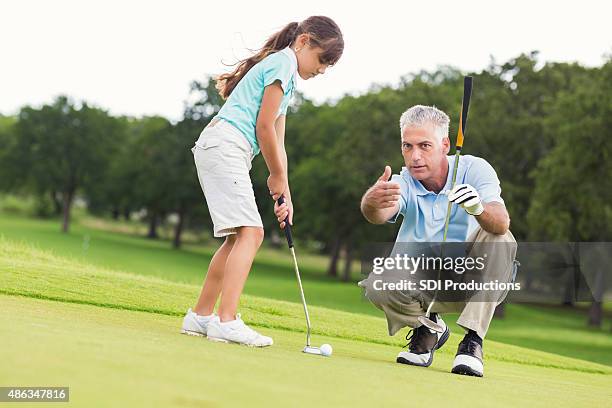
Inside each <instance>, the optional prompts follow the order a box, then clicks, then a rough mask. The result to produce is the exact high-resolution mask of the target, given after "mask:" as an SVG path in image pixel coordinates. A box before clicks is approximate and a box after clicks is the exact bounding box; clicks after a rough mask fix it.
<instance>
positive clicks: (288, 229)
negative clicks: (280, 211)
mask: <svg viewBox="0 0 612 408" xmlns="http://www.w3.org/2000/svg"><path fill="white" fill-rule="evenodd" d="M284 202H285V198H284V197H283V196H280V197H279V198H278V205H282V204H283V203H284ZM285 237H286V238H287V245H288V246H289V250H290V251H291V255H292V256H293V266H294V267H295V277H296V278H297V282H298V287H299V288H300V296H301V298H302V306H303V307H304V316H306V346H307V347H310V316H309V315H308V306H306V297H305V296H304V288H303V287H302V279H301V278H300V270H299V268H298V263H297V258H296V256H295V248H294V246H293V235H292V233H291V225H289V216H287V217H286V218H285Z"/></svg>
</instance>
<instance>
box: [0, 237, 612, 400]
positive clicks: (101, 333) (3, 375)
mask: <svg viewBox="0 0 612 408" xmlns="http://www.w3.org/2000/svg"><path fill="white" fill-rule="evenodd" d="M0 276H1V277H2V279H1V281H0V292H1V294H0V304H1V305H2V307H1V308H0V338H2V341H3V343H2V345H3V347H2V348H0V359H1V361H2V362H3V364H2V365H0V383H2V384H11V385H22V386H26V385H55V386H62V385H66V386H70V387H71V402H72V403H73V405H76V406H87V407H92V406H119V405H121V406H164V407H167V406H227V405H234V406H237V405H248V406H271V405H273V406H391V405H399V406H404V405H406V404H407V401H410V403H411V404H418V403H430V404H444V405H447V404H448V403H449V401H452V403H453V404H454V405H470V406H476V407H478V406H483V407H485V406H486V407H489V406H491V405H497V406H516V405H529V406H542V407H545V406H546V407H548V406H560V407H563V406H567V407H570V406H572V407H575V406H584V407H591V406H604V405H606V404H607V403H609V401H610V398H611V397H612V393H611V391H610V383H611V380H612V368H610V367H607V366H605V365H601V364H595V363H592V362H587V361H583V360H578V359H572V358H567V357H562V356H558V355H555V354H551V353H547V352H542V351H537V350H530V349H526V348H521V347H517V346H511V345H507V344H503V343H500V342H496V341H487V343H486V346H485V355H486V360H485V367H486V368H485V370H486V374H485V375H486V377H485V378H483V379H476V378H470V377H462V376H455V375H452V374H450V373H449V369H450V365H451V364H452V359H453V355H454V351H455V348H456V345H457V342H458V341H459V338H460V336H457V335H453V336H451V339H450V340H449V344H448V345H447V346H445V347H444V348H442V349H441V350H440V351H439V352H438V353H436V359H435V361H434V364H433V365H432V367H430V368H428V369H423V368H418V367H409V366H403V365H398V364H396V363H394V357H395V355H396V353H397V352H398V350H399V347H400V346H401V345H403V340H402V339H401V338H400V337H399V336H396V337H392V338H390V337H388V336H387V335H386V333H385V328H386V325H385V323H384V320H383V319H381V318H379V317H375V316H365V315H359V314H355V313H349V312H345V311H338V310H331V309H326V308H322V307H313V308H312V319H313V321H314V322H315V330H314V341H315V342H316V343H317V344H321V343H323V342H329V343H331V344H333V346H334V356H333V357H332V358H323V357H317V356H308V355H304V354H302V353H300V350H301V347H302V346H303V341H304V332H303V331H304V330H303V329H304V328H303V324H304V323H303V316H302V310H301V306H300V305H299V304H296V303H290V302H284V301H277V300H271V299H265V298H261V297H256V296H244V297H243V299H242V304H241V309H242V310H243V313H244V318H245V320H247V321H248V322H249V323H250V324H252V325H254V326H256V327H257V328H258V329H259V330H260V331H262V332H263V333H265V334H269V335H271V336H273V337H274V339H275V345H274V346H273V347H271V348H267V349H261V350H258V349H249V348H246V347H240V346H231V345H224V344H216V343H211V342H208V341H206V340H204V339H200V338H193V337H188V336H181V335H179V334H178V329H179V327H180V322H181V316H182V314H183V313H184V310H185V309H186V308H187V307H188V306H189V304H190V303H191V301H192V300H193V297H194V296H195V295H196V294H197V293H198V290H199V288H198V286H197V285H193V284H187V283H178V282H169V281H164V280H162V279H159V278H156V277H150V276H138V275H134V274H126V273H119V272H115V271H112V270H107V269H103V268H100V267H96V266H92V265H90V264H87V263H84V262H80V261H76V260H68V259H64V258H61V257H57V256H55V255H53V254H51V253H49V252H45V251H41V250H37V249H34V248H32V247H30V246H28V245H25V244H20V243H14V242H11V241H7V240H2V241H0ZM543 390H546V392H543ZM227 398H231V399H232V401H233V404H227Z"/></svg>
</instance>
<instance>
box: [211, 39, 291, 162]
mask: <svg viewBox="0 0 612 408" xmlns="http://www.w3.org/2000/svg"><path fill="white" fill-rule="evenodd" d="M296 73H297V58H296V56H295V53H294V52H293V50H292V49H291V48H289V47H287V48H285V49H283V50H280V51H278V52H275V53H272V54H270V55H268V56H267V57H266V58H264V59H263V60H261V61H259V62H258V63H257V64H255V65H254V66H253V68H251V69H250V70H249V72H247V73H246V75H245V76H244V77H243V78H242V79H241V80H240V82H238V84H237V85H236V87H235V88H234V89H233V90H232V93H231V94H230V96H229V98H227V100H226V101H225V104H223V106H222V107H221V109H220V110H219V113H218V114H217V116H216V117H217V118H221V119H224V120H226V121H227V122H229V123H231V124H232V125H233V126H234V127H236V128H237V129H238V130H240V132H241V133H242V134H243V135H244V136H245V137H246V138H247V140H248V141H249V143H250V144H251V146H252V147H253V154H258V153H259V144H258V143H257V136H256V135H255V127H256V124H257V115H258V113H259V108H260V106H261V100H262V99H263V93H264V88H265V87H266V86H268V85H270V84H272V83H274V81H280V84H281V87H282V88H283V92H284V95H283V99H282V101H281V104H280V108H279V110H278V114H277V117H278V116H280V115H286V114H287V107H288V106H289V102H290V101H291V96H292V95H293V90H294V89H295V80H296V78H295V76H296Z"/></svg>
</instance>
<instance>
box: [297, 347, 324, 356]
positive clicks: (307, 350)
mask: <svg viewBox="0 0 612 408" xmlns="http://www.w3.org/2000/svg"><path fill="white" fill-rule="evenodd" d="M302 351H303V352H304V353H306V354H316V355H318V356H320V355H322V354H321V349H320V348H318V347H312V346H306V347H304V350H302Z"/></svg>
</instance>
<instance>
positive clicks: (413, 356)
mask: <svg viewBox="0 0 612 408" xmlns="http://www.w3.org/2000/svg"><path fill="white" fill-rule="evenodd" d="M431 318H432V320H434V321H435V322H437V323H439V324H441V325H442V326H444V331H443V332H442V333H438V332H435V331H433V330H431V329H428V328H427V327H425V326H419V327H417V328H415V329H412V330H411V331H410V332H408V334H407V335H406V340H408V344H406V346H405V347H408V351H402V352H400V353H399V354H398V355H397V359H396V361H397V362H398V363H401V364H409V365H415V366H419V367H429V366H430V365H431V363H432V361H433V355H434V351H436V350H437V349H439V348H440V347H442V346H443V345H444V343H446V340H448V337H449V336H450V330H449V329H448V327H447V326H446V324H445V323H444V320H442V318H441V317H440V316H436V315H435V314H432V316H431Z"/></svg>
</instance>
